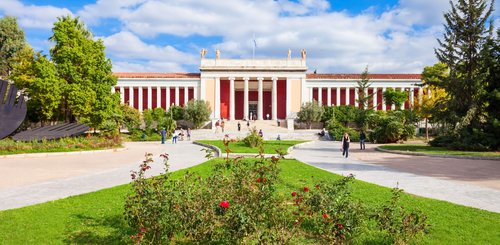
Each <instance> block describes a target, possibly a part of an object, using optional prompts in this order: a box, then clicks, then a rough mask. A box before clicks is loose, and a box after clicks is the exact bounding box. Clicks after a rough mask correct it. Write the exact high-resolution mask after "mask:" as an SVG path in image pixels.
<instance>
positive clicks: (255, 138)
mask: <svg viewBox="0 0 500 245" xmlns="http://www.w3.org/2000/svg"><path fill="white" fill-rule="evenodd" d="M243 142H244V143H245V145H246V146H248V147H251V148H256V147H260V146H262V143H263V142H264V139H262V137H260V136H259V133H258V132H257V128H255V127H253V128H252V129H251V130H250V133H249V134H248V135H247V137H245V138H244V139H243Z"/></svg>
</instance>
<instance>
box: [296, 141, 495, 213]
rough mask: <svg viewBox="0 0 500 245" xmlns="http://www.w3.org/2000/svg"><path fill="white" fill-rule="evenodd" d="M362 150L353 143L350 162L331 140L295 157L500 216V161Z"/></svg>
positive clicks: (306, 148) (370, 147)
mask: <svg viewBox="0 0 500 245" xmlns="http://www.w3.org/2000/svg"><path fill="white" fill-rule="evenodd" d="M356 146H357V145H355V144H351V148H352V149H353V150H352V151H351V152H350V156H349V158H347V159H346V158H344V157H343V156H342V153H341V152H340V143H339V142H327V141H315V142H312V143H309V144H304V145H303V146H300V147H299V148H297V149H295V150H294V151H293V152H292V154H291V156H292V157H294V158H296V159H297V160H300V161H302V162H306V163H308V164H310V165H313V166H316V167H318V168H321V169H324V170H327V171H330V172H333V173H337V174H341V175H348V174H351V173H352V174H354V175H355V177H356V178H357V179H359V180H363V181H366V182H370V183H375V184H377V185H381V186H386V187H390V188H393V187H396V186H399V188H402V189H404V190H405V191H406V192H408V193H412V194H415V195H419V196H423V197H429V198H434V199H439V200H445V201H449V202H452V203H457V204H462V205H465V206H470V207H476V208H480V209H484V210H489V211H493V212H497V213H500V176H499V175H500V162H499V161H487V160H486V161H483V160H467V159H463V160H462V159H449V158H434V157H423V156H418V157H417V156H404V155H395V154H390V153H382V152H375V151H374V149H373V148H374V147H375V145H367V146H368V148H367V150H365V151H360V150H358V149H359V148H357V147H356ZM469 161H471V162H469ZM367 162H370V163H367ZM482 179H484V181H481V180H482Z"/></svg>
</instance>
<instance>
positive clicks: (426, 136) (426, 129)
mask: <svg viewBox="0 0 500 245" xmlns="http://www.w3.org/2000/svg"><path fill="white" fill-rule="evenodd" d="M425 139H426V140H427V141H429V128H428V127H427V118H425Z"/></svg>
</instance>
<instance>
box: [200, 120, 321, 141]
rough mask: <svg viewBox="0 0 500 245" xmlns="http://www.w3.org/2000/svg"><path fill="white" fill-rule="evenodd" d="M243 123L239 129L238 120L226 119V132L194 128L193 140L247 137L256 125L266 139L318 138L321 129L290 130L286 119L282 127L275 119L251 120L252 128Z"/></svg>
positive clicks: (282, 122) (281, 123)
mask: <svg viewBox="0 0 500 245" xmlns="http://www.w3.org/2000/svg"><path fill="white" fill-rule="evenodd" d="M239 122H240V123H241V130H240V131H238V120H235V121H224V132H222V129H221V128H219V130H218V131H216V130H215V129H197V130H192V132H191V140H198V139H223V138H224V136H225V135H226V134H228V135H229V137H230V138H245V137H246V136H247V135H248V133H249V132H250V129H252V128H253V127H255V128H256V129H257V131H259V130H260V129H262V132H263V134H264V139H266V140H275V139H276V138H277V137H278V135H279V136H280V138H281V139H282V140H317V139H318V136H317V133H318V132H319V130H317V129H313V130H288V129H287V128H286V122H285V120H282V121H281V122H280V127H278V126H277V122H276V121H273V120H257V121H250V128H249V127H247V122H246V121H243V120H242V121H239Z"/></svg>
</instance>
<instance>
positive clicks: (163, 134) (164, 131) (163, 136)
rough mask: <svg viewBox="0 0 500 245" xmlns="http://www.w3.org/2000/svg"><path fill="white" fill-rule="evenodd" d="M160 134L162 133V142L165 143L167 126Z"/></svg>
mask: <svg viewBox="0 0 500 245" xmlns="http://www.w3.org/2000/svg"><path fill="white" fill-rule="evenodd" d="M160 134H161V143H162V144H165V139H166V138H167V131H166V130H165V128H162V129H161V132H160Z"/></svg>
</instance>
